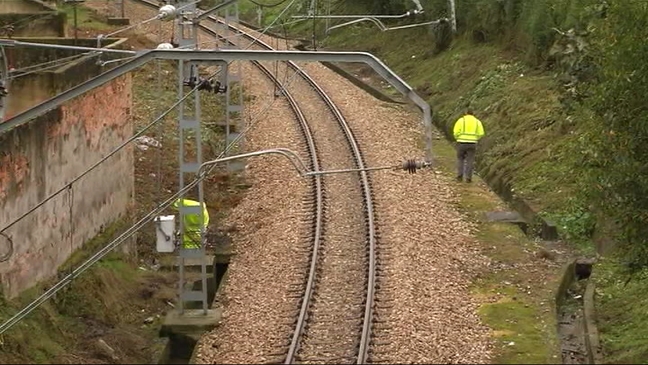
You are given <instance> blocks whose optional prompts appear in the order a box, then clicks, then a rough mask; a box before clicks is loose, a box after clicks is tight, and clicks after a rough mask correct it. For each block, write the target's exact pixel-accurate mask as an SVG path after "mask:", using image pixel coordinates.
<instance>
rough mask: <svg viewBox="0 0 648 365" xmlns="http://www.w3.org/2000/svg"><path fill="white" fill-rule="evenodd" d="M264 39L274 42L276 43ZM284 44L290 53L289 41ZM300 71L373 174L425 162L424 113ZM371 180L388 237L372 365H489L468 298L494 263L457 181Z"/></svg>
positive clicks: (311, 69) (333, 77)
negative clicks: (349, 133)
mask: <svg viewBox="0 0 648 365" xmlns="http://www.w3.org/2000/svg"><path fill="white" fill-rule="evenodd" d="M250 33H253V34H258V33H257V32H254V31H252V30H250ZM261 39H262V40H264V41H266V42H268V43H270V41H269V39H270V37H267V36H265V35H264V36H262V37H261ZM270 44H272V43H270ZM278 44H279V46H278V48H284V49H285V48H286V46H285V45H286V42H280V43H278ZM298 64H299V65H300V66H301V67H302V68H303V69H304V70H305V71H306V72H308V74H309V75H311V76H312V77H313V78H314V79H315V80H316V81H317V82H318V83H319V84H320V86H322V88H323V89H324V90H325V91H327V92H330V95H332V98H333V100H334V102H335V103H336V104H337V105H338V107H339V108H340V110H341V111H342V113H343V114H344V115H345V116H346V118H347V120H348V122H349V124H350V125H351V127H352V128H353V132H354V134H355V136H356V138H357V139H358V141H359V143H360V146H361V147H362V150H363V153H364V156H365V161H366V163H367V165H368V166H382V165H388V164H392V163H395V162H399V161H401V160H403V159H406V158H413V157H417V158H422V157H423V156H424V152H423V150H422V149H420V148H419V147H417V145H418V143H419V141H421V138H422V134H421V130H422V127H421V122H420V121H421V116H420V114H419V113H414V112H410V111H407V110H406V108H403V107H400V106H394V105H391V104H388V103H385V102H382V101H380V100H377V99H375V98H374V97H372V96H371V95H370V94H368V93H366V92H364V91H363V90H361V89H359V88H358V87H356V86H355V85H353V84H352V83H351V82H349V81H348V80H346V79H345V78H343V77H342V76H339V75H338V74H336V73H334V72H333V71H331V70H330V69H328V68H327V67H325V66H323V65H321V64H319V63H312V62H310V63H309V62H303V63H298ZM371 178H372V182H373V187H374V189H373V191H374V197H375V198H374V202H375V203H376V209H377V214H378V217H379V218H378V219H379V220H378V222H377V225H378V227H379V231H380V238H379V241H378V245H379V249H378V253H379V255H378V257H379V259H380V261H379V262H380V267H379V269H380V275H379V283H380V289H378V290H377V293H376V300H377V306H376V311H375V316H376V319H377V320H378V321H379V323H377V324H376V325H375V327H374V338H375V341H374V344H375V345H374V346H373V347H372V348H371V349H370V352H371V353H372V354H373V356H371V360H372V361H374V362H385V363H473V364H475V363H482V364H484V363H490V361H491V360H490V358H491V345H492V344H491V342H490V336H489V329H488V328H487V327H485V326H484V325H483V324H482V323H481V322H480V320H479V317H478V315H477V308H478V303H476V302H475V300H474V299H473V298H472V297H471V293H470V290H469V285H470V284H471V283H472V281H473V279H474V278H475V276H476V275H477V274H478V273H479V272H481V271H482V268H484V267H487V266H488V259H487V258H486V257H485V256H483V255H482V254H481V252H480V248H479V245H478V243H477V242H476V240H475V239H474V237H473V230H474V227H472V226H471V225H470V224H469V223H466V222H465V220H464V219H463V217H462V215H461V213H459V212H458V211H457V209H456V207H455V205H454V203H455V202H456V194H455V193H454V185H455V183H454V181H453V179H452V177H450V176H444V175H441V174H439V173H437V172H435V171H430V170H426V171H423V172H419V173H417V174H415V175H409V174H406V173H404V172H376V173H372V174H371ZM413 197H415V198H414V199H412V198H413Z"/></svg>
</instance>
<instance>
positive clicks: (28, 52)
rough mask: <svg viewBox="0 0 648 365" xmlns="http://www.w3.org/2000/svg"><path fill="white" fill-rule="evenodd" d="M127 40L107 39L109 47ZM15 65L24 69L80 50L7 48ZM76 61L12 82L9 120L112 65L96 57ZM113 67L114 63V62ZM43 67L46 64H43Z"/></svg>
mask: <svg viewBox="0 0 648 365" xmlns="http://www.w3.org/2000/svg"><path fill="white" fill-rule="evenodd" d="M16 40H19V41H23V42H31V43H48V44H49V43H56V44H62V45H72V44H73V42H74V40H73V39H68V38H43V37H39V38H16ZM125 41H126V39H119V38H111V39H106V40H104V41H103V44H102V46H103V47H105V48H121V47H122V46H123V44H124V42H125ZM77 45H79V46H82V47H96V40H94V39H79V40H77ZM5 52H6V54H7V59H8V60H9V61H10V62H11V65H10V66H11V67H13V68H15V69H24V68H25V67H29V66H33V65H39V64H44V63H47V62H51V61H53V60H61V59H66V58H67V59H70V58H69V57H73V56H77V55H80V52H79V51H72V50H64V49H53V48H34V47H9V48H7V49H6V50H5ZM101 57H102V60H109V59H111V57H116V56H115V55H108V54H104V55H102V56H101ZM71 60H72V61H73V62H70V63H65V64H60V65H58V66H59V67H56V68H50V69H44V70H43V71H40V72H37V73H26V74H25V75H23V76H19V77H17V78H15V79H13V80H12V81H11V83H10V84H9V97H8V101H7V110H6V115H5V119H9V118H11V117H12V116H14V115H16V114H18V113H20V112H23V111H25V110H27V109H29V108H31V107H32V106H34V105H37V104H38V103H40V102H43V101H45V100H47V99H49V98H51V97H53V96H55V95H57V94H58V93H60V92H62V91H65V90H68V89H70V88H72V87H74V86H76V85H79V84H81V83H82V82H85V81H87V80H89V79H90V78H92V77H94V76H96V75H98V74H100V73H102V72H106V71H107V70H109V69H110V67H101V66H99V65H97V62H96V61H97V57H96V56H87V57H81V58H74V59H71ZM111 66H114V64H112V65H111ZM41 69H42V67H41Z"/></svg>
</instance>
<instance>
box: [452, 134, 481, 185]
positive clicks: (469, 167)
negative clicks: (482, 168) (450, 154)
mask: <svg viewBox="0 0 648 365" xmlns="http://www.w3.org/2000/svg"><path fill="white" fill-rule="evenodd" d="M476 150H477V143H462V142H459V143H457V176H458V177H461V176H463V177H465V178H466V180H470V179H472V174H473V167H474V164H475V152H476Z"/></svg>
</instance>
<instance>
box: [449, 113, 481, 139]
mask: <svg viewBox="0 0 648 365" xmlns="http://www.w3.org/2000/svg"><path fill="white" fill-rule="evenodd" d="M453 135H454V138H455V140H456V141H457V142H460V143H477V141H479V140H480V139H481V138H482V137H483V136H484V125H483V124H482V122H481V121H480V120H479V119H477V118H475V116H473V115H470V114H466V115H464V116H463V117H461V118H459V119H457V121H456V122H455V125H454V129H453Z"/></svg>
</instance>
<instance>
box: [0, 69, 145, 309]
mask: <svg viewBox="0 0 648 365" xmlns="http://www.w3.org/2000/svg"><path fill="white" fill-rule="evenodd" d="M131 105H132V95H131V77H130V75H125V76H122V77H120V78H118V79H116V80H113V81H112V82H110V83H108V84H106V85H104V86H103V87H100V88H97V89H95V90H92V91H90V92H88V93H86V94H84V95H83V96H81V97H79V98H76V99H74V100H72V101H70V102H68V103H66V104H64V105H63V106H61V107H59V108H57V109H54V110H52V111H50V112H48V113H46V114H45V115H42V116H41V117H39V118H36V119H35V120H32V121H31V122H30V123H28V124H25V125H22V126H20V127H17V128H15V129H13V130H10V131H9V132H6V133H5V134H4V135H0V229H2V228H3V227H6V226H7V225H8V224H9V223H10V222H12V221H13V220H14V219H16V218H17V217H19V216H20V215H22V214H23V213H24V212H26V211H27V210H29V209H30V208H31V207H33V206H35V205H36V204H38V203H39V202H40V201H42V200H43V199H44V198H46V197H47V196H48V195H50V194H52V193H53V192H55V191H57V190H58V189H60V188H62V187H65V186H66V184H68V183H69V181H70V180H71V179H73V178H74V177H76V176H78V175H80V174H81V173H83V172H84V170H86V169H87V168H88V167H90V166H91V165H93V164H94V163H95V162H97V161H98V160H100V159H101V158H102V157H104V156H105V155H106V154H107V153H109V152H110V151H111V150H113V149H114V148H115V147H117V146H118V145H119V144H121V143H122V142H123V141H124V140H126V139H127V138H129V137H130V136H132V134H133V127H132V122H131ZM133 188H134V175H133V153H132V149H131V148H125V149H124V150H122V151H120V152H119V153H117V154H116V155H115V156H113V157H111V158H110V159H109V160H107V161H106V162H105V163H104V164H102V165H101V166H100V167H98V168H97V169H95V170H94V171H92V172H90V173H89V174H88V175H86V176H85V177H84V178H83V179H81V180H80V181H79V182H77V183H75V184H73V185H72V186H71V188H70V189H69V191H66V192H65V193H63V194H61V195H59V196H57V197H56V198H54V199H52V200H51V201H49V202H48V203H46V204H45V205H43V206H42V207H41V208H39V209H37V210H36V211H34V212H33V213H31V214H30V215H28V216H27V217H26V218H24V219H23V220H21V221H20V222H19V223H17V224H15V225H14V226H12V227H11V228H9V229H7V230H6V231H5V233H7V234H8V235H9V236H10V237H11V238H12V240H13V242H14V249H15V251H14V253H13V256H12V257H11V258H10V259H9V260H8V261H7V262H3V263H0V282H1V283H2V286H3V291H4V293H5V295H6V296H8V297H14V296H15V295H17V294H18V293H19V292H20V291H22V290H24V289H26V288H29V287H31V286H32V285H34V284H36V283H37V282H38V281H41V280H43V279H46V278H49V277H51V276H52V275H54V274H55V273H56V271H57V268H58V266H59V265H60V264H62V263H63V262H64V261H65V260H66V259H67V258H68V257H69V256H70V255H71V254H72V252H74V251H75V250H76V249H78V248H79V247H81V246H82V245H83V243H84V242H86V241H87V240H89V239H91V238H92V237H94V236H95V235H96V234H97V233H98V232H100V230H101V229H102V228H103V227H105V226H106V225H108V224H110V223H112V222H114V221H115V220H116V219H119V218H120V217H122V216H123V215H124V214H125V213H126V212H127V211H128V209H129V205H130V203H131V201H132V196H133ZM4 250H6V247H0V251H4ZM1 253H2V252H0V254H1Z"/></svg>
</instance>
